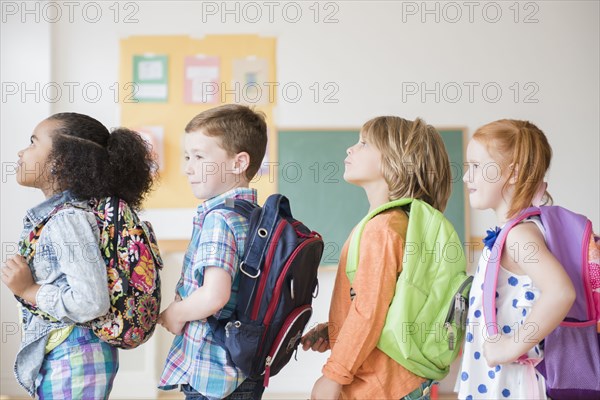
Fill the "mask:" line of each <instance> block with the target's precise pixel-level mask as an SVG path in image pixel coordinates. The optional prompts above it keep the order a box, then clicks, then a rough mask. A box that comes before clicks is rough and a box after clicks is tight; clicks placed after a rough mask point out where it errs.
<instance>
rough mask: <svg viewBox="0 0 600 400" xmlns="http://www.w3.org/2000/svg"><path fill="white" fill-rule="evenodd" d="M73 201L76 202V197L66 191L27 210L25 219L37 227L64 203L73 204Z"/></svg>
mask: <svg viewBox="0 0 600 400" xmlns="http://www.w3.org/2000/svg"><path fill="white" fill-rule="evenodd" d="M73 200H76V198H75V196H74V195H73V194H72V193H71V192H70V191H68V190H65V191H64V192H60V193H57V194H55V195H53V196H52V197H50V198H48V199H46V200H44V201H43V202H42V203H40V204H38V205H37V206H35V207H33V208H30V209H29V210H27V214H26V216H25V218H26V219H29V221H31V223H33V224H34V225H37V224H39V223H40V222H42V221H43V220H44V219H45V218H46V217H47V216H48V214H50V212H51V211H52V210H54V209H55V208H56V207H58V206H59V205H61V204H64V203H68V202H72V201H73Z"/></svg>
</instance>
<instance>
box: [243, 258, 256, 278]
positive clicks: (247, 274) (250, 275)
mask: <svg viewBox="0 0 600 400" xmlns="http://www.w3.org/2000/svg"><path fill="white" fill-rule="evenodd" d="M244 265H246V262H244V261H242V262H241V263H240V271H241V272H242V273H243V274H244V275H246V276H248V277H250V278H252V279H256V278H258V276H259V275H260V269H259V270H257V271H256V275H252V274H251V273H249V272H246V270H245V269H244Z"/></svg>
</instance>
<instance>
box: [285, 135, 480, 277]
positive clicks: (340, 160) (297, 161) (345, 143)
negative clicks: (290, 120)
mask: <svg viewBox="0 0 600 400" xmlns="http://www.w3.org/2000/svg"><path fill="white" fill-rule="evenodd" d="M437 129H438V131H439V132H440V134H441V135H442V139H443V140H444V144H445V146H446V150H447V151H448V154H449V156H450V165H451V169H452V195H451V196H450V199H449V201H448V205H447V207H446V210H445V213H444V214H445V215H446V217H447V218H448V220H450V222H452V223H453V224H454V227H455V228H456V231H457V233H458V235H459V237H460V239H461V241H462V242H463V243H465V240H466V238H469V237H470V233H469V212H468V204H467V203H466V200H465V199H466V195H465V188H464V185H463V182H462V171H463V167H462V166H463V163H464V160H465V155H464V154H465V143H466V136H465V135H466V133H465V129H463V128H437ZM359 131H360V130H359V129H335V130H332V129H280V130H279V133H278V144H279V146H278V147H279V160H280V163H279V168H278V182H279V189H278V190H279V192H281V193H283V194H285V195H286V196H287V197H288V198H289V199H290V203H291V206H292V213H293V215H294V217H295V218H297V219H299V220H301V221H302V222H304V223H305V224H306V225H307V226H309V227H310V228H311V229H314V230H315V231H317V232H319V233H320V234H321V235H322V236H323V238H324V241H325V249H324V252H323V260H322V264H323V265H331V264H337V262H338V261H339V255H340V251H341V248H342V246H343V245H344V243H345V241H346V239H347V238H348V235H349V234H350V231H351V230H352V228H354V226H355V225H356V224H357V223H358V222H359V221H360V219H361V218H362V217H364V216H365V215H366V214H367V212H368V210H369V203H368V201H367V198H366V195H365V192H364V190H363V189H362V188H360V187H358V186H354V185H352V184H349V183H347V182H345V181H344V178H343V175H344V159H345V158H346V149H347V148H348V147H350V146H352V145H353V144H355V143H356V142H357V140H358V135H359Z"/></svg>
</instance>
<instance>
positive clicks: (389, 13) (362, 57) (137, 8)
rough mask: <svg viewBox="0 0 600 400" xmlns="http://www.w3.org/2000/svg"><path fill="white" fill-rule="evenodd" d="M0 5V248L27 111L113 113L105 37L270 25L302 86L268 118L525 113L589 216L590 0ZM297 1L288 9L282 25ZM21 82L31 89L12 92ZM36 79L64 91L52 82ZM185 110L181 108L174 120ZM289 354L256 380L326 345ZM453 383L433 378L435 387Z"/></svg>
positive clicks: (162, 346) (593, 200) (172, 275)
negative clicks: (0, 175)
mask: <svg viewBox="0 0 600 400" xmlns="http://www.w3.org/2000/svg"><path fill="white" fill-rule="evenodd" d="M6 3H10V2H3V4H2V7H3V8H2V25H1V29H2V30H1V33H2V35H1V49H0V51H1V66H2V69H1V80H2V85H3V87H2V96H3V99H2V103H1V104H0V107H1V116H2V117H1V118H0V123H1V134H0V136H1V144H2V150H1V156H2V166H3V179H2V190H1V195H0V197H1V205H0V206H1V207H0V208H1V213H2V214H1V221H2V222H1V241H2V244H3V251H2V257H3V260H4V259H5V257H6V254H8V252H9V251H10V249H9V247H8V246H10V244H11V243H14V241H16V238H17V237H18V234H19V231H20V226H21V219H22V216H23V215H24V212H25V210H26V208H28V207H31V206H33V205H34V204H36V203H38V202H39V201H40V200H41V199H42V197H41V195H40V194H39V193H37V192H36V191H33V190H30V189H25V188H22V187H18V186H17V185H16V183H15V181H14V175H13V174H11V171H13V170H11V168H12V167H11V165H12V166H14V162H15V161H16V152H17V151H18V150H19V149H20V148H22V147H24V146H26V145H27V142H28V137H29V135H30V133H31V131H32V129H33V127H34V126H35V124H37V122H39V121H40V120H41V119H43V118H45V117H46V116H47V115H49V114H51V113H55V112H61V111H69V110H72V111H77V112H82V113H88V114H91V115H93V116H94V117H96V118H98V119H99V120H101V121H102V122H104V123H105V124H106V125H107V126H110V127H114V126H117V125H119V104H118V103H117V102H116V101H115V99H114V96H115V90H116V89H115V87H114V84H115V82H117V80H118V70H119V69H118V63H119V59H118V56H119V47H118V46H119V40H120V39H121V38H124V37H128V36H131V35H157V34H162V35H181V34H185V35H190V36H193V37H201V36H203V35H206V34H231V33H252V34H260V35H264V36H270V37H276V38H277V76H278V82H279V83H280V85H281V86H285V85H286V84H288V85H289V84H290V83H293V86H295V87H298V86H299V87H300V88H301V89H302V95H301V96H300V97H299V98H297V97H296V95H295V94H294V93H291V92H290V93H281V92H279V93H278V104H277V107H276V109H275V122H276V125H277V126H279V127H287V128H293V127H310V126H316V127H332V128H336V127H359V126H360V125H361V124H362V123H363V122H365V121H366V120H367V119H369V118H371V117H374V116H376V115H381V114H396V115H402V116H404V117H407V118H415V117H417V116H421V117H423V118H425V119H426V121H427V122H429V123H431V124H434V125H438V126H466V127H467V129H468V131H469V133H472V132H473V131H474V129H476V128H477V127H478V126H480V125H481V124H483V123H486V122H489V121H491V120H495V119H499V118H503V117H512V118H523V119H529V120H531V121H533V122H535V123H536V124H537V125H538V126H539V127H540V128H541V129H542V130H544V131H545V133H546V134H547V136H548V138H549V140H550V143H551V145H552V147H553V149H554V158H553V163H552V167H551V170H550V173H549V177H548V180H549V190H550V192H551V193H552V195H553V197H554V200H555V202H556V203H558V204H561V205H564V206H566V207H568V208H571V209H573V210H577V211H579V212H581V213H584V214H586V215H588V216H589V217H590V219H591V220H592V222H593V223H594V225H595V226H596V230H598V228H597V227H598V226H600V210H599V204H600V193H599V191H600V188H599V182H600V176H599V175H600V173H599V169H600V165H599V158H598V148H599V147H600V142H599V137H600V135H599V132H600V118H599V115H598V109H599V108H600V101H599V92H600V91H599V82H600V81H599V74H598V71H599V70H600V61H599V54H600V53H599V51H600V50H599V49H600V43H599V38H600V30H599V25H598V15H599V11H600V9H599V4H598V2H588V1H580V2H578V1H573V2H566V1H558V2H541V1H538V2H521V3H518V4H517V7H515V6H514V4H513V2H474V3H475V8H473V9H469V8H468V7H467V6H465V5H464V3H463V2H458V3H452V4H453V5H450V6H448V5H447V4H446V3H444V2H428V3H423V2H377V1H373V2H350V1H342V2H321V3H318V4H317V5H315V4H313V2H296V3H294V2H292V3H285V2H284V3H280V2H275V5H276V7H275V8H274V9H273V10H272V11H273V12H272V15H269V8H268V7H271V6H266V5H265V3H264V2H256V3H252V4H253V5H251V6H250V7H254V8H249V6H247V5H246V3H241V2H227V3H223V2H185V1H182V2H177V1H173V2H168V3H167V2H152V1H142V2H122V3H119V4H117V3H114V4H113V2H96V3H95V4H96V5H94V4H92V3H89V4H88V3H86V2H76V4H77V6H76V7H75V8H74V9H73V13H72V15H69V8H67V6H66V5H64V4H62V6H61V8H60V10H61V12H62V14H61V16H60V17H57V14H56V13H54V14H52V13H53V12H56V10H57V9H58V8H55V9H51V8H45V9H44V6H41V5H40V6H39V8H38V11H36V10H35V4H34V3H33V2H31V3H28V4H29V6H28V7H29V10H33V12H30V13H29V14H27V13H23V9H19V8H20V7H22V5H21V3H20V2H14V3H12V4H13V6H14V7H17V10H16V11H15V8H14V7H13V8H8V9H7V8H6ZM57 4H58V5H61V3H57ZM115 4H117V6H115ZM471 4H473V3H471ZM511 6H512V7H513V8H512V9H511V8H510V7H511ZM97 7H100V8H99V9H100V11H101V12H100V16H98V13H97ZM110 7H112V8H110ZM236 7H237V10H239V11H236ZM244 7H245V8H244ZM310 7H313V8H312V9H311V8H310ZM225 8H227V10H230V11H231V12H230V13H226V12H225ZM284 9H285V11H283V10H284ZM298 9H300V10H301V12H302V15H301V17H300V18H299V20H298V21H297V22H292V21H295V20H297V19H298V14H297V10H298ZM317 9H318V10H319V15H318V22H315V18H316V14H315V12H316V10H317ZM44 10H45V11H44ZM53 10H54V11H53ZM84 10H85V11H84ZM117 10H118V11H119V12H118V15H117V13H116V11H117ZM257 10H258V12H260V15H261V18H260V19H258V20H257V15H258V14H257ZM484 10H485V11H484ZM498 10H499V11H500V14H498ZM517 10H518V11H519V13H518V16H517V15H516V14H515V13H516V11H517ZM470 11H471V15H470ZM36 12H37V15H36ZM459 12H460V18H459V14H458V13H459ZM36 17H38V18H37V21H36ZM515 18H516V20H517V22H515ZM236 19H237V20H238V21H237V22H236ZM325 19H328V20H329V23H325V22H324V20H325ZM332 19H337V22H335V21H332ZM134 20H137V22H135V21H134ZM496 20H497V21H496ZM535 20H537V22H536V21H535ZM94 21H95V22H94ZM115 21H116V22H115ZM252 21H257V22H252ZM494 21H496V22H494ZM526 21H528V22H527V23H526ZM36 82H37V83H39V89H35V84H36ZM22 83H24V85H25V86H24V87H25V88H27V89H29V90H30V92H29V94H25V93H24V92H23V91H22V90H21V89H22V88H23V86H21V84H22ZM49 83H52V85H54V86H58V87H59V88H60V89H61V90H62V95H61V96H56V94H53V92H52V91H51V90H52V87H51V86H48V84H49ZM315 83H316V84H317V85H316V86H314V84H315ZM515 83H516V84H515ZM14 84H16V85H17V87H18V88H19V89H18V91H17V93H13V92H14V88H15V86H14ZM69 85H70V86H69ZM326 85H328V86H326ZM70 87H73V88H74V90H73V92H72V93H69V88H70ZM311 87H312V89H311ZM317 87H318V88H319V97H318V98H317V99H316V98H315V91H316V88H317ZM31 88H33V92H32V91H31ZM84 88H86V90H87V91H84ZM97 88H100V90H101V94H98V93H97ZM438 88H439V89H438ZM471 88H472V89H473V92H470V89H471ZM484 88H485V90H483V89H484ZM498 88H500V90H501V94H500V95H498V94H497V92H496V91H497V89H498ZM517 89H518V97H517V98H515V95H516V94H517ZM44 90H45V91H46V92H45V93H44ZM36 92H37V93H36ZM9 93H11V94H9ZM327 96H329V97H327ZM36 97H37V98H36ZM121 97H122V96H121ZM326 99H327V100H326ZM226 100H228V101H232V100H233V97H232V96H231V97H228V98H227V99H226ZM296 100H297V101H296ZM186 122H187V121H181V126H182V129H183V127H184V124H185V123H186ZM282 161H284V160H282ZM11 163H13V164H11ZM190 195H191V194H190ZM193 213H194V210H190V209H186V210H165V209H161V210H148V211H147V212H146V213H145V217H147V218H148V219H150V220H151V221H152V222H153V224H154V226H155V228H156V230H157V234H158V236H159V238H163V239H180V238H185V237H186V236H187V235H188V234H189V233H190V231H191V223H190V222H191V217H192V216H193ZM494 222H495V221H494V216H493V215H492V213H491V212H478V211H475V212H473V213H472V215H471V232H472V234H473V235H479V236H480V235H482V234H483V233H484V232H485V229H486V228H487V227H489V226H491V225H493V224H494ZM180 258H181V257H179V256H173V257H171V261H170V264H169V265H168V269H167V270H165V276H166V279H165V282H167V283H168V284H166V285H165V291H166V292H172V289H173V286H174V284H175V281H176V275H177V273H178V271H179V270H180V265H179V263H180ZM333 275H334V272H332V271H324V272H323V273H322V276H321V286H320V287H321V294H320V297H319V298H318V303H317V305H316V307H317V315H316V318H315V321H317V320H318V321H322V320H325V319H326V317H327V310H326V309H327V303H328V300H329V296H330V293H331V288H332V282H333ZM167 286H170V287H167ZM0 295H1V300H2V304H1V323H2V343H1V352H0V354H1V364H0V366H1V368H2V370H1V371H0V378H1V383H2V385H1V387H2V389H0V390H1V394H21V395H22V394H23V392H22V391H20V389H19V388H18V387H17V385H16V383H15V381H14V379H13V378H12V361H13V358H14V353H15V350H16V347H17V346H18V334H16V332H14V331H13V329H14V327H15V326H16V325H15V323H16V322H17V317H16V309H15V306H14V301H13V300H12V296H11V295H10V293H9V291H8V290H7V289H6V288H5V287H4V286H2V288H0ZM165 298H167V299H168V298H170V297H169V296H167V297H165ZM165 306H166V303H165ZM155 339H156V340H155V341H153V342H152V343H153V344H152V346H153V349H155V351H156V354H154V355H153V357H154V358H155V363H154V365H153V367H154V369H155V370H156V374H158V373H159V371H158V370H159V369H160V368H161V367H162V365H160V362H161V360H162V359H164V353H165V352H166V349H167V348H168V340H169V338H168V335H165V334H164V332H161V333H159V334H158V335H157V337H156V338H155ZM147 357H148V355H147V354H145V353H144V354H142V353H135V352H133V353H127V352H122V359H123V365H124V370H125V371H127V370H128V368H133V367H134V366H135V365H138V364H140V363H146V362H147V360H148V358H147ZM298 359H299V362H298V363H294V364H292V365H291V366H290V367H288V368H286V369H285V370H284V371H283V372H282V373H281V374H280V375H279V376H277V377H275V378H274V379H273V380H272V383H271V387H270V389H269V391H268V392H267V393H269V392H270V393H284V392H285V393H307V390H309V389H308V388H309V387H310V385H311V384H312V382H313V381H314V379H316V377H317V376H318V374H319V370H320V365H322V363H323V362H324V360H325V356H323V355H315V354H305V353H301V354H299V355H298ZM124 376H125V375H122V376H120V377H119V378H117V379H118V380H119V379H125V378H123V377H124ZM129 386H130V385H129ZM451 387H452V383H444V386H443V388H444V389H445V390H450V388H451ZM134 395H135V393H133V392H132V391H131V388H130V387H128V385H127V382H120V383H119V385H118V390H117V388H116V390H115V393H114V396H113V397H114V398H131V397H132V396H134Z"/></svg>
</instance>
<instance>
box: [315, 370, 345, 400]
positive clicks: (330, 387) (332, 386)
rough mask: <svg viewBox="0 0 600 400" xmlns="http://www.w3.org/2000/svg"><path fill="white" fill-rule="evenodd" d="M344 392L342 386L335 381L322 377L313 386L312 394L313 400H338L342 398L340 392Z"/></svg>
mask: <svg viewBox="0 0 600 400" xmlns="http://www.w3.org/2000/svg"><path fill="white" fill-rule="evenodd" d="M341 391H342V385H340V384H339V383H337V382H336V381H333V380H331V379H329V378H327V377H326V376H321V377H320V378H319V379H318V380H317V381H316V382H315V385H314V386H313V390H312V393H311V394H310V398H311V400H317V399H319V400H320V399H328V400H329V399H333V400H337V399H339V398H340V392H341Z"/></svg>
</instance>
